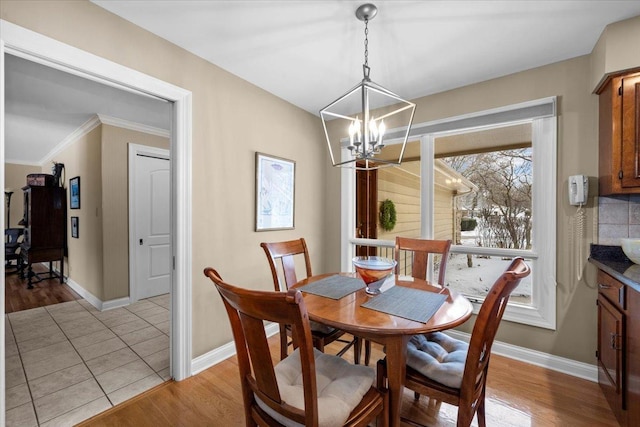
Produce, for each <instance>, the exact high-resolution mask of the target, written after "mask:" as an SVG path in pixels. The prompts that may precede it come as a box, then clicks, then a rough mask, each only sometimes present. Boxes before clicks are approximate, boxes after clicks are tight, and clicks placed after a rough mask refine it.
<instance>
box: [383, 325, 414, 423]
mask: <svg viewBox="0 0 640 427" xmlns="http://www.w3.org/2000/svg"><path fill="white" fill-rule="evenodd" d="M410 339H411V336H410V335H399V336H396V337H393V338H390V339H389V340H388V341H387V343H386V344H387V349H386V353H387V378H388V380H389V425H390V426H391V427H398V426H400V408H401V407H402V393H403V391H404V377H405V374H406V371H407V365H406V363H407V343H408V342H409V340H410Z"/></svg>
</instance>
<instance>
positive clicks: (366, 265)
mask: <svg viewBox="0 0 640 427" xmlns="http://www.w3.org/2000/svg"><path fill="white" fill-rule="evenodd" d="M352 261H353V266H354V267H355V268H356V272H357V273H358V275H359V276H360V277H361V278H362V280H364V283H365V285H367V287H366V288H365V292H366V293H368V294H370V295H378V294H379V293H380V292H381V291H380V287H381V286H382V285H383V283H384V282H385V280H386V279H387V278H388V277H389V276H391V274H392V273H393V269H394V268H395V266H396V261H395V260H392V259H389V258H383V257H379V256H366V255H365V256H357V257H355V258H353V260H352Z"/></svg>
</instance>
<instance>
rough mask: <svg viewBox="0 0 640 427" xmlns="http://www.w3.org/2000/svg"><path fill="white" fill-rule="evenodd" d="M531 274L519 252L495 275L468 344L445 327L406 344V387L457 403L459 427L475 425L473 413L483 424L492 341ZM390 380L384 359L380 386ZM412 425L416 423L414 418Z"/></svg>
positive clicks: (417, 336)
mask: <svg viewBox="0 0 640 427" xmlns="http://www.w3.org/2000/svg"><path fill="white" fill-rule="evenodd" d="M530 273H531V270H530V268H529V266H528V265H527V264H526V263H525V262H524V260H523V259H522V258H520V257H518V258H515V259H514V260H513V262H511V265H509V267H508V268H507V269H506V271H505V272H504V273H502V275H501V276H500V277H499V278H498V280H496V282H495V283H494V284H493V287H491V289H490V290H489V293H488V295H487V296H486V298H485V300H484V302H483V303H482V306H481V307H480V311H479V312H478V316H477V318H476V322H475V324H474V326H473V331H472V333H471V340H470V342H469V344H467V343H465V342H462V341H459V340H455V339H452V338H449V336H447V335H445V334H443V333H442V332H433V333H431V334H428V335H416V336H414V337H412V338H411V341H410V342H409V345H408V346H407V372H406V376H405V382H404V385H405V387H407V388H409V389H411V390H413V391H414V392H415V393H416V399H418V398H419V397H420V394H425V395H428V396H429V397H430V398H433V399H435V400H436V401H439V402H446V403H449V404H451V405H455V406H458V420H457V426H458V427H468V426H469V425H471V421H472V420H473V416H474V414H476V413H477V415H478V425H479V426H480V427H484V426H485V425H486V423H485V407H484V397H485V390H486V384H487V371H488V369H489V359H490V356H491V346H492V345H493V340H494V338H495V336H496V332H497V331H498V326H500V320H501V319H502V315H503V314H504V310H505V308H506V307H507V302H508V301H509V296H510V295H511V292H513V290H514V289H515V288H516V287H517V286H518V284H520V280H522V279H523V278H524V277H527V276H528V275H529V274H530ZM385 382H386V360H380V361H378V387H382V386H384V384H385ZM409 422H411V423H412V424H414V425H418V424H417V423H415V422H413V421H410V420H409Z"/></svg>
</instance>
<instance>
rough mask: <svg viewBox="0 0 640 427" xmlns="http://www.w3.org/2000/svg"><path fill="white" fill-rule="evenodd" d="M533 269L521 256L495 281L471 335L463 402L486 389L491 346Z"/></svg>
mask: <svg viewBox="0 0 640 427" xmlns="http://www.w3.org/2000/svg"><path fill="white" fill-rule="evenodd" d="M530 273H531V269H530V268H529V266H528V265H527V264H526V263H525V262H524V259H522V258H521V257H518V258H515V259H514V260H513V261H512V262H511V265H509V267H508V268H507V269H506V271H505V272H504V273H502V275H501V276H500V277H499V278H498V280H496V282H495V283H494V284H493V286H492V287H491V289H490V290H489V293H488V295H487V296H486V298H485V300H484V302H483V303H482V307H480V311H479V312H478V316H477V318H476V323H475V325H474V326H473V332H472V333H471V341H470V342H469V350H468V352H467V360H466V361H465V367H464V374H463V377H462V384H461V386H460V399H461V400H463V399H465V400H466V401H469V402H473V401H475V399H477V397H478V396H479V395H480V393H481V392H482V389H483V388H484V385H485V382H486V377H487V369H488V367H489V357H490V355H491V346H492V345H493V340H494V338H495V336H496V332H497V331H498V326H500V321H501V320H502V315H503V314H504V310H505V308H506V307H507V302H508V301H509V296H510V295H511V292H513V290H514V289H515V288H516V287H517V286H518V285H519V284H520V280H522V279H523V278H524V277H527V276H528V275H529V274H530Z"/></svg>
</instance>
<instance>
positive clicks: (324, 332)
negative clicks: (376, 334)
mask: <svg viewBox="0 0 640 427" xmlns="http://www.w3.org/2000/svg"><path fill="white" fill-rule="evenodd" d="M260 246H262V249H264V253H265V254H266V255H267V259H268V260H269V267H270V268H271V275H272V277H273V285H274V288H275V290H276V291H280V292H284V291H287V290H288V289H289V287H290V286H293V285H295V284H296V283H297V282H298V277H297V275H296V258H298V259H300V258H302V260H301V262H303V263H304V267H305V271H306V277H311V276H312V275H313V274H312V272H311V260H310V258H309V250H308V249H307V243H306V242H305V240H304V238H300V239H296V240H289V241H286V242H275V243H260ZM279 264H280V266H281V268H282V275H283V276H284V280H281V278H280V275H279V274H278V265H279ZM311 335H312V337H313V345H314V347H315V348H317V349H318V350H320V351H322V352H324V347H325V346H326V345H328V344H330V343H332V342H333V341H336V340H339V341H341V342H344V343H345V344H346V345H345V347H343V348H342V350H340V352H338V356H342V355H343V354H344V353H346V352H347V350H349V348H351V346H353V347H354V349H353V354H354V356H353V359H354V362H355V363H356V364H359V363H360V353H361V341H360V339H359V338H357V337H354V338H353V340H351V341H346V340H342V339H340V337H342V336H343V335H344V331H341V330H339V329H335V328H331V327H329V326H326V325H323V324H321V323H318V322H314V321H311ZM290 337H291V328H289V327H288V326H287V325H284V324H280V358H281V359H284V358H285V357H287V353H288V348H289V345H291V342H290V341H289V338H290Z"/></svg>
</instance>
